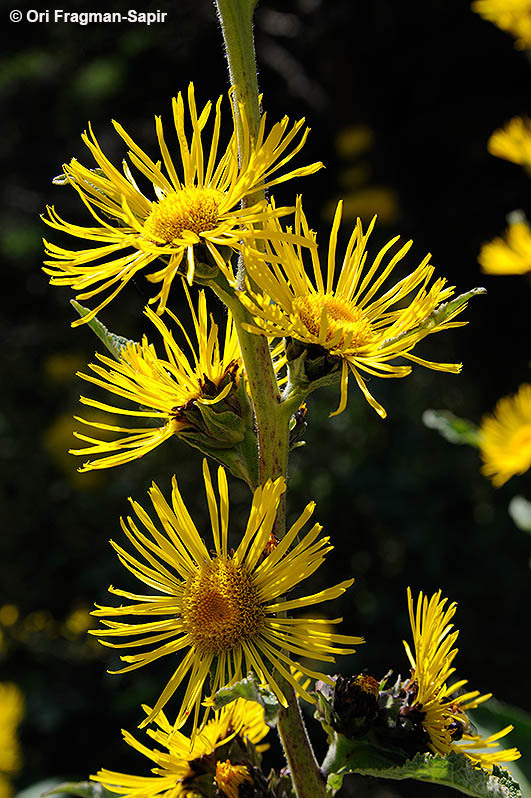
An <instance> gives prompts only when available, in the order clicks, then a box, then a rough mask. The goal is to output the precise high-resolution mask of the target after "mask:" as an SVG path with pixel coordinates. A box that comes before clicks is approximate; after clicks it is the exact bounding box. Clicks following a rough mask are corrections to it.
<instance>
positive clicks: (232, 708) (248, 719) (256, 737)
mask: <svg viewBox="0 0 531 798" xmlns="http://www.w3.org/2000/svg"><path fill="white" fill-rule="evenodd" d="M144 710H145V711H146V712H147V713H148V714H149V713H150V709H149V708H148V707H144ZM156 723H157V726H158V728H157V729H147V734H148V735H149V736H150V737H151V738H152V739H153V740H154V741H155V743H156V746H157V747H156V748H153V749H151V748H148V747H147V746H145V745H142V744H141V743H139V742H138V741H137V740H136V739H135V738H134V737H133V736H132V735H131V734H130V733H129V732H127V731H122V734H123V736H124V740H125V741H126V743H128V745H130V746H131V747H132V748H134V749H136V750H137V751H139V752H140V753H141V754H144V756H146V757H148V759H150V760H151V761H152V762H153V763H154V764H155V766H156V767H155V768H153V771H152V772H153V773H154V774H155V775H153V776H133V775H129V774H127V773H116V772H115V771H112V770H107V769H106V768H104V769H103V770H100V771H98V773H97V775H96V776H91V778H92V780H93V781H99V782H101V783H102V784H103V785H104V786H105V787H106V789H108V790H110V791H111V792H115V793H118V794H119V795H123V796H124V798H155V796H160V798H188V796H195V795H196V794H197V793H196V792H195V790H194V779H195V778H197V777H200V778H201V782H202V783H203V784H204V783H205V778H206V779H207V780H208V783H209V786H213V785H214V784H217V779H216V777H217V776H218V777H219V778H220V781H221V776H222V775H223V774H226V776H227V778H229V777H231V776H232V775H233V774H232V771H231V768H239V769H240V770H239V775H240V779H239V781H240V782H241V781H249V782H251V783H252V778H251V776H250V774H249V770H248V768H247V767H246V766H245V765H242V764H234V763H232V762H230V761H229V762H228V763H227V761H223V762H218V761H217V759H218V758H219V753H221V751H220V749H223V751H225V746H226V745H227V744H230V743H231V742H233V741H235V740H236V741H237V742H239V743H240V746H241V752H242V754H243V758H244V757H245V747H246V746H247V745H248V744H249V743H251V744H252V745H254V746H256V748H257V750H258V751H263V750H264V749H266V748H268V747H269V746H268V745H263V744H262V745H258V743H260V741H261V740H263V738H264V737H265V736H266V734H267V733H268V732H269V727H268V726H267V725H266V724H265V723H264V711H263V709H262V707H260V706H259V705H258V704H256V703H254V702H252V701H244V700H243V699H242V698H238V699H237V700H236V701H234V702H233V703H232V704H229V705H228V706H226V707H223V709H221V710H220V711H219V712H216V714H215V716H214V718H213V719H212V720H210V721H209V722H208V723H207V724H206V725H205V726H204V727H203V729H202V730H201V731H200V732H199V733H198V734H197V735H196V736H195V738H194V740H190V739H189V738H188V737H185V735H184V734H182V733H181V732H179V731H178V730H177V729H176V728H175V727H174V726H172V725H171V724H170V723H169V722H168V720H167V719H166V716H165V715H164V713H163V712H160V713H159V715H158V716H157V720H156ZM161 749H162V750H161ZM218 767H219V768H220V774H221V775H220V774H218V772H217V771H218ZM236 773H237V774H238V771H236ZM208 776H210V778H208ZM236 780H237V781H238V779H236Z"/></svg>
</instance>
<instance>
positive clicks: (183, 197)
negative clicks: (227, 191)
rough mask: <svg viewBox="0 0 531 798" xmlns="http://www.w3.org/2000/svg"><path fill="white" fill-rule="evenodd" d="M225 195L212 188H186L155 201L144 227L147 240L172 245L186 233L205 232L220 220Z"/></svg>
mask: <svg viewBox="0 0 531 798" xmlns="http://www.w3.org/2000/svg"><path fill="white" fill-rule="evenodd" d="M222 198H223V194H222V193H221V191H215V190H214V189H212V188H183V189H181V190H180V191H173V192H172V193H171V194H167V195H166V196H165V197H164V198H163V199H161V200H159V201H158V202H154V203H153V204H152V206H151V212H150V214H149V216H148V218H147V219H146V221H145V224H144V235H145V237H146V238H149V239H152V240H155V241H157V242H161V241H162V242H165V243H166V244H171V242H172V241H174V240H175V239H176V238H179V237H180V236H181V235H182V234H183V232H185V231H186V232H191V233H196V234H197V235H199V233H204V232H205V231H207V230H212V228H214V227H215V226H216V225H217V223H218V219H219V206H220V203H221V200H222Z"/></svg>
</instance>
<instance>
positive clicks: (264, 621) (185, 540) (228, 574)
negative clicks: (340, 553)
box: [91, 461, 363, 728]
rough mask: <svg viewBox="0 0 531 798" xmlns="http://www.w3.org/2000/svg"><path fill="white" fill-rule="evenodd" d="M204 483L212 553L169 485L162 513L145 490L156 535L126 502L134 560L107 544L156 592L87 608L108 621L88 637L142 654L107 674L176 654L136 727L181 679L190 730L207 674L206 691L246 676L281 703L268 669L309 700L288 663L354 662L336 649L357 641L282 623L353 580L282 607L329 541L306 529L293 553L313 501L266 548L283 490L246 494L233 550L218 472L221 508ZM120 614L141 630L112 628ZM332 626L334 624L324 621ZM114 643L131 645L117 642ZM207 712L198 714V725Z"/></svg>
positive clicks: (318, 627) (314, 623) (271, 486)
mask: <svg viewBox="0 0 531 798" xmlns="http://www.w3.org/2000/svg"><path fill="white" fill-rule="evenodd" d="M203 475H204V480H205V489H206V498H207V502H208V508H209V513H210V522H211V526H212V536H213V542H214V550H211V547H210V545H208V546H207V544H206V543H205V542H204V541H203V539H202V538H201V537H200V536H199V533H198V531H197V528H196V527H195V525H194V523H193V522H192V520H191V518H190V516H189V514H188V511H187V509H186V506H185V504H184V502H183V500H182V498H181V495H180V493H179V489H178V487H177V481H176V480H175V478H174V479H173V493H172V507H170V506H169V505H168V504H167V503H166V501H165V499H164V497H163V496H162V493H161V491H160V490H159V488H158V487H157V486H156V485H155V484H153V486H152V488H151V490H150V498H151V501H152V503H153V507H154V510H155V512H156V514H157V516H158V518H159V521H160V524H162V527H163V529H164V532H160V531H159V529H158V528H157V527H156V526H155V524H154V523H153V522H152V520H151V518H150V517H149V515H148V514H147V513H146V511H145V510H144V509H143V508H142V507H141V506H140V505H139V504H138V503H137V502H134V501H132V500H131V503H132V507H133V510H134V512H135V513H136V515H137V517H138V519H139V521H140V524H141V526H142V527H143V528H144V529H143V531H141V529H140V528H139V527H138V526H137V523H136V522H135V521H134V520H133V519H132V518H130V517H129V518H128V519H127V521H124V520H122V528H123V531H124V532H125V534H126V535H127V537H128V539H129V541H130V542H131V543H132V545H133V546H134V548H135V549H136V551H137V556H133V555H132V554H130V553H129V552H127V551H126V550H125V549H123V548H122V547H121V546H119V545H118V544H116V543H114V542H113V541H111V544H112V546H113V547H114V549H115V550H116V551H117V553H118V557H119V558H120V561H121V562H122V564H123V565H125V566H126V568H128V569H129V570H130V571H131V572H132V573H133V574H134V575H135V576H136V577H137V578H138V579H139V580H140V581H142V582H144V583H145V584H147V585H149V586H150V587H151V588H152V589H154V590H155V591H158V593H160V594H162V595H158V594H157V593H156V594H155V595H152V594H151V595H147V596H146V595H137V594H133V593H128V592H126V591H123V590H118V589H115V588H113V587H110V588H109V591H110V592H111V593H114V594H115V595H117V596H121V597H124V598H127V599H130V600H131V601H132V602H133V603H131V604H128V605H127V606H123V605H121V606H119V607H98V609H97V610H95V611H94V615H97V616H100V617H102V618H105V619H106V620H104V621H103V623H104V625H105V626H106V627H107V628H105V629H102V630H95V631H94V632H93V633H94V634H96V635H98V636H99V638H100V641H101V642H102V643H103V644H104V645H108V646H111V647H113V648H129V649H131V648H136V647H142V648H145V647H146V646H148V650H147V651H143V652H142V653H139V654H133V655H126V656H122V657H121V659H122V660H123V661H124V662H126V663H127V665H126V666H125V667H123V668H121V669H120V670H118V671H116V672H117V673H125V672H126V671H131V670H134V669H136V668H141V667H143V666H144V665H147V664H148V663H149V662H152V661H153V660H156V659H159V658H160V657H163V656H167V655H170V656H173V655H175V654H177V653H178V652H179V654H182V655H183V656H182V657H181V659H180V663H179V665H178V666H177V668H176V669H175V671H174V673H173V675H172V676H171V678H170V680H169V682H168V684H167V685H166V687H165V688H164V690H163V691H162V694H161V696H160V698H159V699H158V701H157V703H156V705H155V707H154V708H153V710H152V711H151V712H150V714H149V716H148V718H146V719H145V720H144V721H143V723H142V725H143V726H145V725H146V724H147V723H149V722H150V721H151V720H153V718H155V717H156V716H157V715H158V713H159V712H160V710H161V709H162V708H163V707H164V705H165V704H166V703H167V701H168V700H169V699H170V698H171V696H172V695H173V694H174V693H175V691H176V690H177V689H178V687H179V686H180V685H181V684H182V683H183V681H185V680H186V678H187V677H188V683H187V686H186V690H185V694H184V698H183V702H182V706H181V709H180V712H179V715H178V718H177V721H176V724H177V726H178V727H180V726H181V725H182V723H184V721H185V720H186V718H187V717H188V715H189V714H190V713H191V712H193V724H194V728H195V727H196V726H197V723H198V715H199V709H200V703H201V700H202V693H203V686H204V684H205V681H206V680H207V678H208V677H209V674H210V693H211V694H214V693H216V692H217V690H219V688H220V687H222V686H224V685H227V684H233V683H234V682H236V681H238V680H240V679H242V678H243V677H244V676H245V675H246V674H247V672H248V671H250V670H253V671H254V672H255V673H256V674H257V675H258V677H259V679H260V680H261V681H262V682H263V683H265V684H268V685H269V687H270V688H271V690H273V692H274V693H275V695H276V696H277V698H278V700H279V701H280V702H281V703H282V705H283V706H286V705H287V703H286V699H285V697H284V695H283V693H282V690H281V688H280V687H279V685H278V684H277V682H276V680H275V678H274V675H273V673H274V671H275V670H277V671H278V672H279V673H280V674H281V675H282V676H283V677H284V678H285V679H286V680H287V681H288V682H289V683H290V684H291V685H292V686H293V688H294V689H295V691H296V692H297V693H298V694H299V695H300V696H302V697H303V698H305V699H306V700H307V701H310V702H312V698H311V697H310V696H309V694H308V693H307V692H306V690H305V689H304V687H303V686H302V685H301V684H300V683H299V681H298V680H297V679H296V678H295V677H294V676H293V675H292V673H291V671H290V667H289V666H290V664H291V660H290V658H289V655H290V654H295V655H301V656H303V657H311V658H313V659H316V660H322V661H326V662H333V661H334V659H333V656H332V654H334V653H353V651H354V649H352V648H341V645H342V644H346V645H349V646H351V645H354V644H357V643H361V642H363V640H362V639H361V638H359V637H351V636H346V635H339V634H331V633H330V632H325V631H323V628H324V624H326V623H329V622H327V621H323V620H311V621H308V620H307V619H306V618H302V619H296V618H290V617H286V616H285V614H284V613H288V612H289V611H290V610H293V609H299V608H300V609H303V608H305V607H308V606H311V605H314V604H318V603H320V602H322V601H328V600H330V599H334V598H337V597H338V596H340V595H342V594H343V593H344V592H345V590H347V588H349V587H350V586H351V585H352V583H353V581H354V580H353V579H348V580H346V581H344V582H341V583H340V584H338V585H335V586H334V587H330V588H327V589H325V590H322V591H320V592H318V593H315V594H313V595H310V596H304V597H300V598H295V599H288V600H286V601H284V600H283V597H284V596H285V595H286V594H289V593H290V592H291V591H292V589H293V588H295V586H297V585H299V584H300V583H301V582H302V581H304V579H306V578H307V577H308V576H310V575H311V574H312V573H314V571H316V570H317V569H318V568H319V566H320V565H321V564H322V562H323V561H324V558H325V555H326V553H327V552H328V551H330V549H331V548H332V547H331V545H330V543H329V538H328V537H323V538H319V533H320V531H321V526H320V525H319V524H314V525H313V526H312V528H311V529H310V531H309V532H307V534H306V535H305V536H304V537H303V538H302V539H301V540H299V542H298V543H296V544H295V545H294V546H293V548H291V546H292V544H293V543H294V541H295V540H296V538H297V536H298V534H299V532H300V531H301V529H302V527H303V526H304V524H305V523H306V522H307V521H308V520H309V518H310V517H311V515H312V513H313V510H314V507H315V503H314V502H310V504H308V505H307V507H306V508H305V509H304V511H303V513H302V514H301V515H300V516H299V518H298V519H297V521H295V523H294V524H293V526H292V527H291V529H290V530H289V531H288V532H287V533H286V535H285V536H284V538H283V539H282V540H281V541H280V542H279V543H278V544H276V545H274V546H269V547H268V543H269V542H270V539H271V533H272V530H273V524H274V521H275V517H276V513H277V508H278V504H279V501H280V499H281V496H282V494H283V493H284V491H285V489H286V484H285V481H284V479H283V478H282V477H279V478H278V479H276V480H275V481H271V480H268V481H267V482H266V483H265V484H264V485H262V486H260V487H259V488H258V489H257V490H256V491H255V493H254V496H253V502H252V507H251V511H250V515H249V520H248V522H247V528H246V530H245V533H244V535H243V537H242V539H241V541H240V543H239V545H238V546H237V548H236V550H234V549H233V548H229V545H228V514H229V498H228V488H227V479H226V475H225V471H224V470H223V468H219V470H218V489H219V508H218V502H217V501H216V498H215V493H214V488H213V485H212V481H211V477H210V473H209V470H208V466H207V464H206V461H204V463H203ZM266 547H267V550H266ZM265 551H267V553H265ZM264 553H265V554H264ZM138 555H139V557H138ZM128 615H133V616H142V615H143V616H145V617H146V620H145V621H144V622H142V623H138V622H136V619H135V622H133V623H124V622H123V621H121V620H119V621H116V620H114V619H115V618H121V617H123V616H128ZM163 616H167V617H163ZM340 620H341V619H335V621H333V623H339V621H340ZM91 633H92V632H91ZM112 637H118V638H119V641H118V642H116V643H111V642H109V641H108V638H112ZM123 638H132V639H131V640H129V641H128V642H122V640H123ZM337 644H339V645H337ZM298 669H299V670H300V671H301V672H302V673H303V674H304V675H305V676H310V677H313V678H318V679H322V680H324V681H326V682H327V683H329V682H330V680H329V677H327V676H325V675H323V674H320V673H315V672H313V671H311V670H309V669H308V668H307V667H306V666H305V665H302V664H299V665H298ZM209 711H210V708H209V707H207V709H206V710H205V718H206V717H207V715H208V712H209ZM203 722H204V720H203Z"/></svg>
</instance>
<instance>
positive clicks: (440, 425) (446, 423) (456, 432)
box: [422, 409, 479, 447]
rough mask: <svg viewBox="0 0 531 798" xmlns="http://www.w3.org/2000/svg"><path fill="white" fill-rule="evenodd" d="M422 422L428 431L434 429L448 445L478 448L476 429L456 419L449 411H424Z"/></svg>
mask: <svg viewBox="0 0 531 798" xmlns="http://www.w3.org/2000/svg"><path fill="white" fill-rule="evenodd" d="M422 421H423V423H424V425H425V426H426V427H428V428H429V429H435V430H437V432H439V433H440V434H441V435H442V436H443V438H446V440H447V441H449V442H450V443H458V444H468V445H469V446H476V447H477V446H478V445H479V443H478V439H479V433H478V428H477V427H476V425H475V424H473V423H472V422H471V421H468V419H466V418H458V416H454V414H453V413H450V411H449V410H431V409H430V410H425V411H424V413H423V414H422Z"/></svg>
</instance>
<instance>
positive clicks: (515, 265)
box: [478, 221, 531, 274]
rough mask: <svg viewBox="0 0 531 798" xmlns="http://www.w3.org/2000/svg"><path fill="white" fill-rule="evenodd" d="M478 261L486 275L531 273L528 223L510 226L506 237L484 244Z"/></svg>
mask: <svg viewBox="0 0 531 798" xmlns="http://www.w3.org/2000/svg"><path fill="white" fill-rule="evenodd" d="M478 261H479V263H480V265H481V269H482V271H484V272H485V273H486V274H526V273H527V272H531V230H530V229H529V225H528V223H527V222H526V221H518V222H514V223H512V224H510V225H509V227H508V228H507V230H506V231H505V237H504V238H501V237H497V238H495V239H493V240H492V241H489V242H488V243H486V244H483V246H482V247H481V250H480V252H479V256H478Z"/></svg>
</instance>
